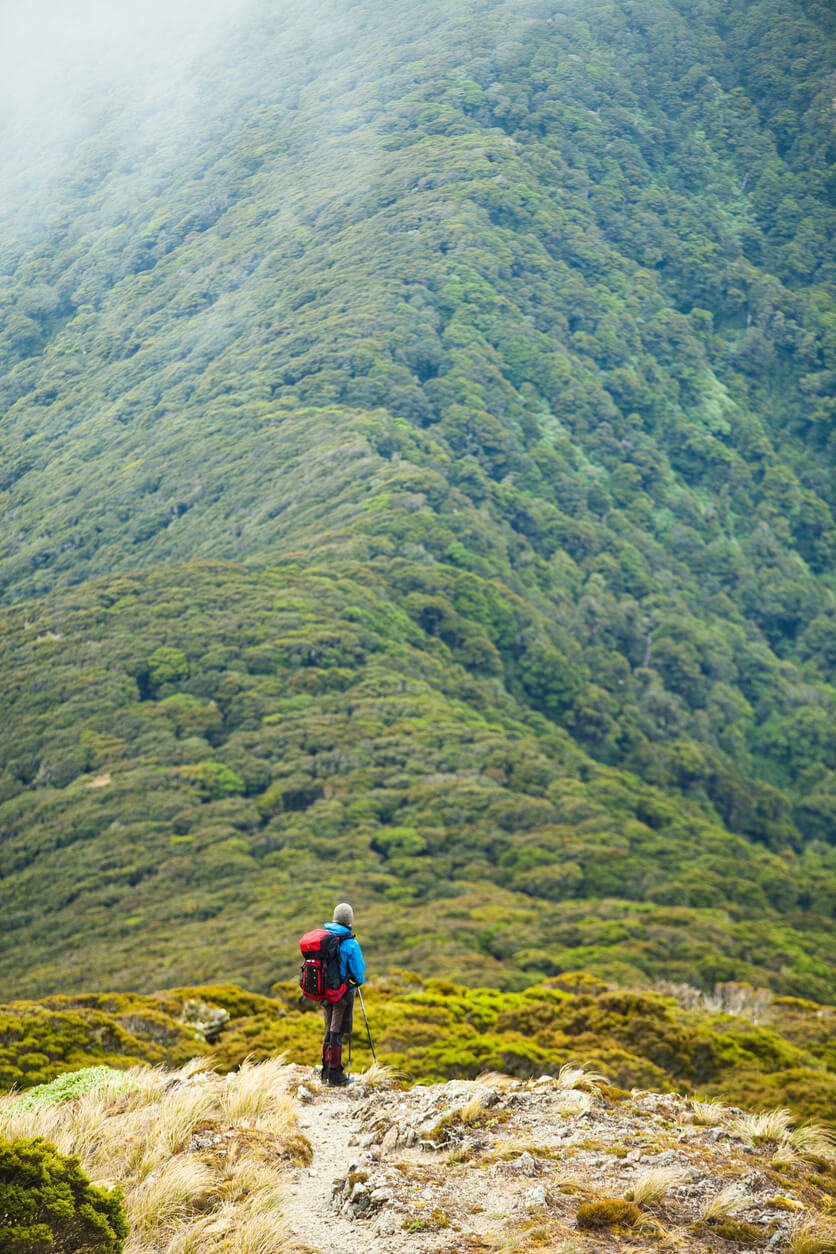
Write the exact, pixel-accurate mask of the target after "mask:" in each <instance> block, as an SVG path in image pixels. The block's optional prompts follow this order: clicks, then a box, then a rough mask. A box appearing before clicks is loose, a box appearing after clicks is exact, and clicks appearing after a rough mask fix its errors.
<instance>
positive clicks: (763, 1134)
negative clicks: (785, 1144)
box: [729, 1107, 792, 1143]
mask: <svg viewBox="0 0 836 1254" xmlns="http://www.w3.org/2000/svg"><path fill="white" fill-rule="evenodd" d="M791 1124H792V1115H791V1114H790V1112H789V1111H788V1110H786V1109H785V1108H784V1107H781V1108H780V1109H779V1110H761V1111H758V1113H757V1114H754V1115H742V1116H740V1118H738V1119H735V1120H734V1121H733V1122H732V1123H731V1124H729V1130H730V1131H731V1132H733V1133H734V1134H735V1135H736V1136H740V1137H743V1138H744V1140H747V1141H755V1142H756V1143H757V1142H759V1141H780V1140H781V1138H782V1137H783V1136H784V1134H785V1133H786V1132H787V1131H788V1130H789V1128H790V1125H791Z"/></svg>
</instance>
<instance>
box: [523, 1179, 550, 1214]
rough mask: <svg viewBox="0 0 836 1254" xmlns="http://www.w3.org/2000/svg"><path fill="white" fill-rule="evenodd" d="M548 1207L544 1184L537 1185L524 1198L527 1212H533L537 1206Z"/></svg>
mask: <svg viewBox="0 0 836 1254" xmlns="http://www.w3.org/2000/svg"><path fill="white" fill-rule="evenodd" d="M545 1205H546V1190H545V1189H544V1188H543V1186H542V1184H535V1185H534V1188H532V1189H529V1190H528V1192H527V1193H526V1195H525V1197H524V1198H523V1206H524V1207H525V1208H526V1210H533V1209H534V1208H535V1207H536V1206H545Z"/></svg>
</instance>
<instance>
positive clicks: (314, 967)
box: [299, 927, 354, 1002]
mask: <svg viewBox="0 0 836 1254" xmlns="http://www.w3.org/2000/svg"><path fill="white" fill-rule="evenodd" d="M349 935H350V936H353V935H354V933H353V932H350V933H349ZM347 939H348V937H346V936H335V935H334V933H333V932H329V931H328V929H327V928H324V927H318V928H315V929H314V931H313V932H306V933H305V935H304V936H300V938H299V948H300V949H301V950H302V969H301V971H300V972H299V987H300V988H301V990H302V992H303V993H304V995H305V997H309V998H310V999H311V1001H318V1002H324V1001H327V1002H335V1001H339V1000H340V998H341V997H342V996H343V995H344V994H345V992H346V991H347V989H348V985H347V984H346V982H345V980H342V979H340V944H341V942H342V941H344V940H347Z"/></svg>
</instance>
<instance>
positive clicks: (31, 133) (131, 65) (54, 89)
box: [0, 0, 283, 209]
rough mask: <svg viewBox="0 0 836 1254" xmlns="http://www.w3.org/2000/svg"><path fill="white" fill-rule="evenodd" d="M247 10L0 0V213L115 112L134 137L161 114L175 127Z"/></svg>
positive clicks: (245, 0)
mask: <svg viewBox="0 0 836 1254" xmlns="http://www.w3.org/2000/svg"><path fill="white" fill-rule="evenodd" d="M277 7H279V8H280V7H283V6H281V5H279V6H277ZM254 8H255V4H254V0H142V2H141V3H138V4H135V5H134V4H128V3H124V0H123V3H121V4H115V3H113V2H108V0H66V2H64V0H3V3H2V5H0V206H2V207H3V208H6V209H8V208H9V207H10V203H9V202H10V200H11V199H12V198H13V197H14V195H15V193H17V194H20V192H21V191H22V190H23V189H26V191H27V192H28V193H30V194H31V193H32V191H33V190H36V189H39V190H40V191H41V192H43V190H44V185H45V184H48V183H49V181H50V180H51V179H52V178H53V177H54V176H55V175H56V174H60V173H61V172H62V171H63V170H64V169H65V168H66V165H67V163H68V162H71V161H72V159H73V157H74V154H75V151H76V148H77V146H78V144H79V143H80V142H83V141H84V140H85V139H86V138H89V137H95V135H96V134H97V131H98V129H99V128H100V126H101V124H102V123H103V122H104V121H106V120H110V119H111V118H112V117H114V116H116V115H117V114H118V116H119V118H120V126H121V129H122V131H123V133H124V134H125V135H126V136H127V135H132V136H133V137H134V138H137V137H138V135H137V132H138V130H141V129H143V128H146V127H148V125H149V124H152V120H153V117H154V115H155V114H157V113H161V112H162V111H165V112H166V113H167V115H168V124H169V125H170V124H171V122H172V117H171V111H172V110H173V111H174V112H175V115H176V118H179V120H180V122H181V123H182V124H183V125H184V126H185V125H186V124H187V123H188V122H189V115H190V113H191V112H193V111H194V109H195V108H196V93H195V87H196V86H197V84H198V83H199V77H200V67H201V64H202V63H203V62H204V61H205V59H206V57H207V56H210V55H211V54H212V53H213V51H215V50H216V49H220V48H222V47H223V46H224V45H225V44H226V43H227V42H228V41H229V40H230V39H231V38H234V36H235V32H236V29H237V28H240V27H241V26H242V25H243V24H245V23H246V21H247V18H248V16H249V15H250V14H251V12H252V11H253V9H254Z"/></svg>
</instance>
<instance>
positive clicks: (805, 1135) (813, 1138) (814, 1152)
mask: <svg viewBox="0 0 836 1254" xmlns="http://www.w3.org/2000/svg"><path fill="white" fill-rule="evenodd" d="M786 1140H787V1143H788V1144H789V1145H790V1146H791V1147H792V1150H793V1152H794V1154H795V1155H796V1157H797V1158H799V1159H800V1160H801V1161H802V1162H805V1163H823V1164H825V1165H832V1164H833V1163H836V1136H835V1135H834V1134H833V1132H832V1131H831V1129H830V1128H826V1127H825V1126H824V1125H823V1124H820V1123H802V1124H799V1126H798V1127H797V1128H793V1130H792V1131H791V1132H790V1133H789V1134H788V1135H787V1138H786Z"/></svg>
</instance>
